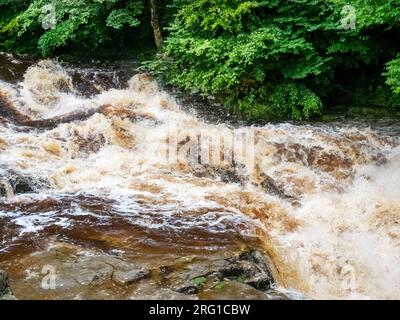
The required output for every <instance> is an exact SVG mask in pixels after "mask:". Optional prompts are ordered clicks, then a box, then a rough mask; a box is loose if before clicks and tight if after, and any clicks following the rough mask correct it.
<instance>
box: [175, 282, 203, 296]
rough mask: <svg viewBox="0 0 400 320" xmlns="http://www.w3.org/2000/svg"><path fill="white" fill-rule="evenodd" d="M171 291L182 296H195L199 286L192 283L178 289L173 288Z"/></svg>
mask: <svg viewBox="0 0 400 320" xmlns="http://www.w3.org/2000/svg"><path fill="white" fill-rule="evenodd" d="M172 290H173V291H176V292H179V293H183V294H197V293H199V290H200V286H199V285H196V284H192V283H187V284H184V285H182V286H180V287H176V288H173V289H172Z"/></svg>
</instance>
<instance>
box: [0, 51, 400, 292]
mask: <svg viewBox="0 0 400 320" xmlns="http://www.w3.org/2000/svg"><path fill="white" fill-rule="evenodd" d="M399 128H400V124H398V123H396V121H389V122H376V123H374V125H373V126H372V127H371V126H370V124H369V123H364V122H362V121H360V122H357V121H353V122H347V123H346V122H342V123H341V124H339V123H332V124H329V125H328V124H307V125H296V124H289V123H281V124H267V125H263V126H260V125H258V126H246V125H231V124H226V123H225V124H224V123H221V122H217V121H210V120H209V119H208V120H207V119H204V117H203V116H199V115H198V114H196V112H195V111H193V110H191V108H188V106H185V105H181V104H180V103H179V102H177V101H176V99H174V97H173V96H172V95H170V94H169V93H167V92H166V91H163V90H161V89H160V88H159V86H158V85H157V83H156V82H155V81H154V80H153V79H152V78H151V77H150V76H148V75H145V74H139V73H138V71H137V69H136V66H135V64H134V63H128V62H124V63H120V64H116V63H114V64H110V65H108V64H106V63H103V64H102V63H91V64H86V63H82V64H76V63H75V64H71V63H70V64H68V63H65V62H60V61H57V60H43V61H34V60H31V59H29V58H21V57H14V56H12V55H9V54H1V55H0V269H3V270H5V271H7V273H8V274H9V276H10V279H11V285H12V288H13V291H14V294H15V296H16V297H17V298H19V299H57V298H72V299H85V298H95V299H103V298H106V299H112V298H125V299H151V298H160V299H175V298H176V299H181V298H196V299H197V298H200V299H211V298H215V299H218V298H237V299H245V298H249V299H279V298H294V299H296V298H312V299H324V298H334V299H342V298H343V299H352V298H361V299H368V298H378V299H386V298H397V299H399V298H400V269H399V268H398V265H399V264H400V186H399V181H400V147H399V142H400V139H399V136H400V130H399ZM204 150H206V151H207V152H205V151H204ZM246 250H247V251H246ZM249 250H250V251H249ZM251 250H256V252H258V253H259V252H262V253H263V255H264V258H265V261H267V264H268V269H269V271H270V273H271V276H272V277H273V279H274V281H273V282H274V283H273V284H272V285H271V286H269V287H268V288H265V287H262V286H261V287H262V288H261V287H260V283H261V282H260V281H258V282H257V281H253V280H251V281H250V280H248V279H246V276H248V277H249V278H251V277H252V276H253V274H251V272H250V273H249V272H248V270H247V269H246V270H247V271H246V270H244V269H243V266H242V265H241V268H242V269H241V271H240V272H239V273H238V274H235V275H236V276H237V277H236V278H234V275H233V274H232V273H231V274H229V273H226V272H225V271H224V272H225V273H224V272H221V271H220V270H221V268H222V269H223V268H225V269H224V270H226V265H223V264H224V263H225V264H226V263H228V262H229V263H232V261H233V260H232V259H237V255H238V254H239V255H240V254H242V256H243V252H253V251H251ZM232 257H236V258H232ZM251 257H252V259H247V258H246V259H247V260H248V261H247V260H246V259H245V260H246V263H248V264H249V263H250V262H249V261H250V260H251V261H254V257H253V256H251ZM241 259H242V258H241ZM256 260H257V259H256ZM221 261H222V262H221ZM227 261H228V262H227ZM234 263H237V261H236V260H235V262H234ZM240 263H242V264H243V261H242V262H240ZM221 264H222V265H223V266H222V265H221ZM133 267H134V268H136V269H140V270H145V271H143V272H144V273H146V276H140V277H137V278H141V280H138V281H136V280H137V279H136V280H132V281H120V280H119V278H118V276H116V274H117V273H118V272H120V273H121V272H128V273H129V271H130V270H131V269H132V268H133ZM253 267H254V266H253ZM52 268H53V269H54V271H55V273H56V280H55V284H56V286H55V288H50V289H49V288H48V287H46V286H43V281H44V280H43V279H45V278H46V276H47V271H48V270H53V269H52ZM249 268H250V267H249ZM46 270H47V271H46ZM215 270H219V271H218V272H219V273H218V272H217V273H218V274H219V275H221V274H225V275H227V276H226V277H221V276H219V277H216V279H217V280H216V279H214V278H213V277H212V276H211V275H212V274H217V273H215ZM264 271H265V270H264ZM246 272H248V274H246ZM242 273H244V274H242ZM142 278H143V279H142ZM45 280H46V279H45ZM247 280H248V281H247ZM185 281H186V282H187V281H189V282H190V283H189V284H188V283H183V282H185ZM121 282H122V284H121ZM45 283H46V282H45ZM182 283H183V284H182Z"/></svg>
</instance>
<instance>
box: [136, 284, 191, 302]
mask: <svg viewBox="0 0 400 320" xmlns="http://www.w3.org/2000/svg"><path fill="white" fill-rule="evenodd" d="M130 299H132V300H198V297H197V296H196V295H188V294H184V293H180V292H177V291H173V290H171V289H168V288H160V287H159V286H156V285H152V284H149V283H143V284H140V285H139V287H138V288H137V289H136V290H135V292H134V293H133V295H132V296H131V297H130Z"/></svg>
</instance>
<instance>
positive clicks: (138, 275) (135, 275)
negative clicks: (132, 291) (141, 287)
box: [113, 269, 150, 285]
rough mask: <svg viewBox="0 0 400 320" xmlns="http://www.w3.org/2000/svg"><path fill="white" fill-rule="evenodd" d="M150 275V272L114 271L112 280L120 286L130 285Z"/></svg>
mask: <svg viewBox="0 0 400 320" xmlns="http://www.w3.org/2000/svg"><path fill="white" fill-rule="evenodd" d="M149 275H150V270H146V269H137V270H130V271H126V272H125V271H116V272H114V274H113V280H114V281H115V282H116V283H118V284H120V285H130V284H132V283H135V282H137V281H139V280H141V279H143V278H146V277H147V276H149Z"/></svg>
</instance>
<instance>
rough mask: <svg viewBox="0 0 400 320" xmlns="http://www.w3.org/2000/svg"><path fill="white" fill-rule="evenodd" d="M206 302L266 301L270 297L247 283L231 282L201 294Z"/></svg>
mask: <svg viewBox="0 0 400 320" xmlns="http://www.w3.org/2000/svg"><path fill="white" fill-rule="evenodd" d="M200 298H201V299H206V300H266V299H268V296H266V295H265V293H264V292H261V291H260V290H257V289H255V288H253V287H251V286H249V285H247V284H245V283H242V282H237V281H229V282H226V283H223V284H222V285H220V286H219V287H213V288H210V289H207V290H205V291H204V292H202V293H201V294H200Z"/></svg>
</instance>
